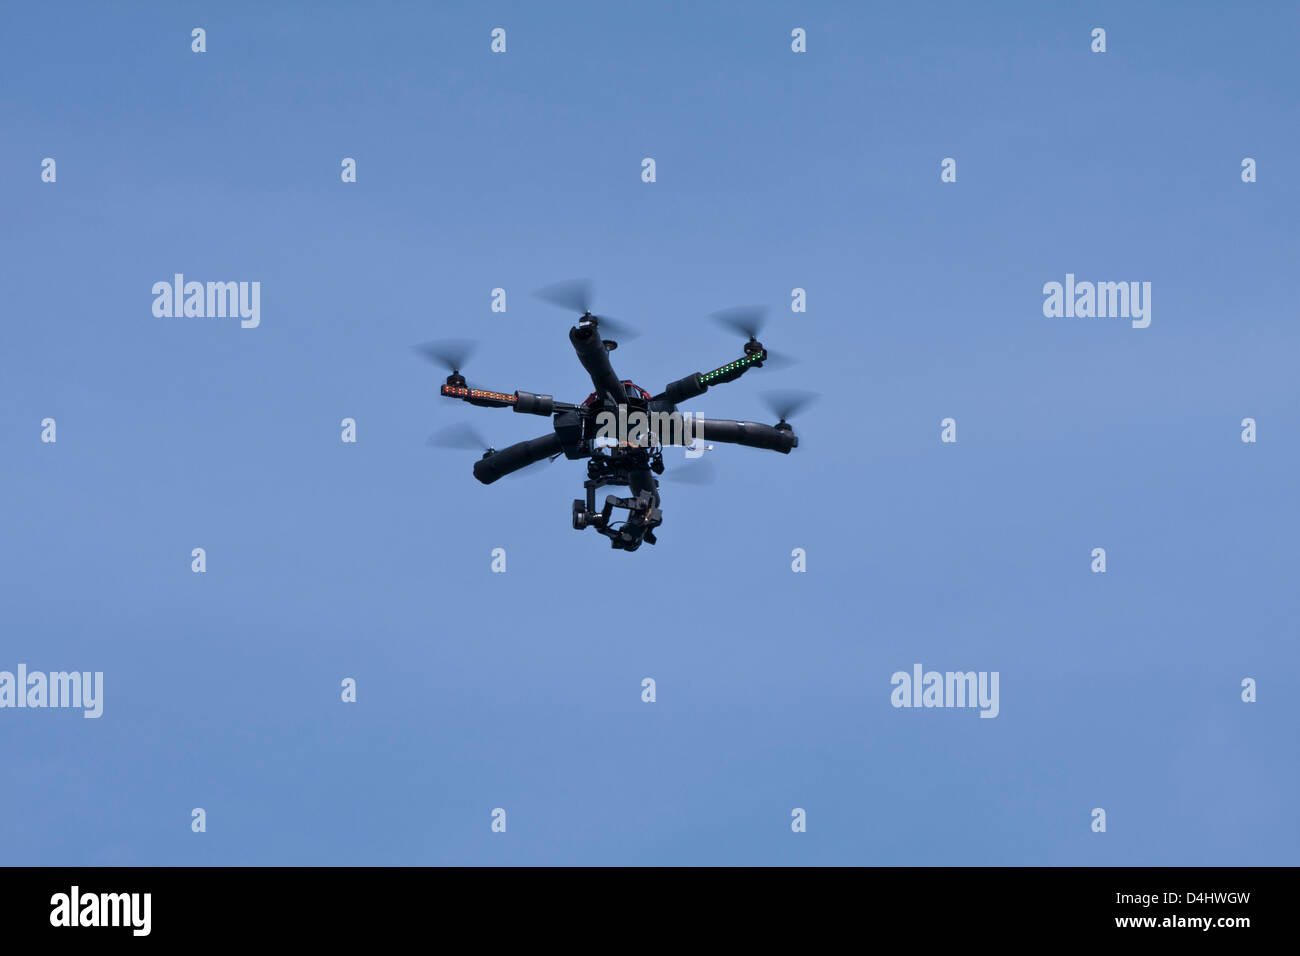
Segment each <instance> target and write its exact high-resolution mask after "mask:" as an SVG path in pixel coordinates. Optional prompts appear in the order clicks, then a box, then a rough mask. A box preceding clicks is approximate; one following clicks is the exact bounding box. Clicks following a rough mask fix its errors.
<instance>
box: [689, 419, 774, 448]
mask: <svg viewBox="0 0 1300 956" xmlns="http://www.w3.org/2000/svg"><path fill="white" fill-rule="evenodd" d="M692 423H693V424H694V426H695V427H696V428H697V429H699V431H700V437H701V438H703V439H704V441H716V442H724V443H728V444H732V445H745V446H747V447H749V448H763V449H766V450H767V451H779V452H780V453H781V454H783V455H788V454H790V449H792V448H798V447H799V438H798V437H797V436H796V435H795V433H794V429H793V428H791V427H790V426H789V425H785V426H784V427H779V426H773V425H763V424H761V423H759V422H737V421H732V420H731V419H725V418H721V419H720V418H699V417H694V418H693V419H692Z"/></svg>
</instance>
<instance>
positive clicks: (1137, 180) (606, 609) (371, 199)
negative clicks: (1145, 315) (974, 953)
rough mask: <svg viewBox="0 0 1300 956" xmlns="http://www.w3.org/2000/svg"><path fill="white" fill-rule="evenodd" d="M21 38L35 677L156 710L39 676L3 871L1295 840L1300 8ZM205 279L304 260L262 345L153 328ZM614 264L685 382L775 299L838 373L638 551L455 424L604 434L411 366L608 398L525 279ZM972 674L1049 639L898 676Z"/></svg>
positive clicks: (214, 13) (289, 275)
mask: <svg viewBox="0 0 1300 956" xmlns="http://www.w3.org/2000/svg"><path fill="white" fill-rule="evenodd" d="M5 20H6V23H5V29H4V30H3V31H0V73H2V74H3V80H4V81H3V83H0V116H2V117H3V129H4V130H5V135H4V137H3V143H2V144H0V176H2V178H3V182H4V184H5V185H4V187H3V188H4V205H5V211H6V223H7V228H6V229H4V230H3V231H2V232H0V253H3V257H4V261H5V263H6V268H5V269H4V273H3V281H4V288H5V291H6V299H7V303H8V309H7V314H8V320H7V321H6V323H5V330H6V331H5V342H4V347H3V349H0V446H2V447H3V448H4V450H5V454H4V460H3V468H2V469H0V485H2V486H3V489H4V492H5V498H6V500H7V502H8V504H9V507H7V508H5V509H2V510H0V581H3V585H0V613H2V614H3V617H2V620H3V626H2V627H0V635H2V639H0V651H3V653H0V670H13V669H14V668H15V667H16V666H17V665H18V664H19V663H25V664H27V666H28V667H29V668H30V669H32V670H47V671H49V670H65V669H75V670H88V671H103V672H104V686H105V701H104V715H103V717H102V718H100V719H98V720H84V719H82V717H81V716H80V713H79V712H75V711H59V710H44V711H41V710H0V754H2V755H3V758H4V767H5V771H6V780H7V785H6V786H5V787H4V788H3V790H0V837H2V838H0V846H3V847H4V848H5V852H4V854H3V859H4V862H6V863H17V864H169V865H190V864H313V865H314V864H358V863H370V864H482V865H494V864H554V863H559V864H902V865H912V864H957V865H966V864H997V865H1007V864H1048V865H1061V864H1083V865H1094V864H1121V865H1124V864H1173V865H1193V864H1294V863H1295V862H1296V859H1297V843H1298V842H1300V841H1298V834H1297V823H1296V818H1295V814H1294V807H1295V805H1296V802H1297V798H1300V778H1298V775H1297V757H1298V756H1300V754H1298V753H1297V733H1296V728H1297V725H1298V720H1297V718H1298V717H1300V713H1298V711H1297V703H1296V701H1297V699H1298V695H1300V686H1298V685H1300V679H1298V678H1297V674H1298V673H1300V669H1298V668H1297V665H1298V664H1300V655H1298V654H1297V652H1296V641H1295V636H1296V624H1297V616H1298V613H1300V600H1298V599H1297V595H1296V588H1295V584H1294V582H1295V578H1296V571H1297V557H1296V553H1295V544H1294V542H1295V541H1296V540H1297V532H1298V531H1300V513H1298V509H1297V504H1296V496H1295V493H1294V476H1295V473H1296V469H1297V465H1300V455H1298V454H1297V451H1296V449H1297V442H1298V441H1300V413H1298V412H1297V407H1296V402H1295V381H1296V376H1295V372H1294V364H1295V356H1296V354H1297V347H1298V346H1300V333H1298V332H1297V328H1296V322H1295V319H1296V296H1295V293H1294V289H1293V283H1294V277H1295V274H1296V270H1295V263H1296V261H1297V254H1298V253H1300V241H1298V240H1297V233H1296V228H1295V223H1296V219H1297V216H1296V213H1297V205H1298V202H1297V201H1298V199H1300V196H1298V195H1297V184H1296V180H1295V177H1294V175H1293V174H1292V172H1291V170H1290V168H1289V164H1290V162H1291V160H1292V159H1293V157H1294V156H1295V155H1297V153H1300V142H1297V132H1296V125H1295V122H1294V118H1295V116H1296V115H1297V112H1298V110H1297V107H1300V103H1297V98H1298V96H1300V83H1297V79H1298V76H1297V66H1296V58H1295V55H1294V49H1295V43H1296V38H1297V27H1298V26H1300V14H1298V13H1297V11H1296V8H1295V7H1294V6H1293V5H1289V4H1272V3H1258V4H1247V5H1234V6H1231V7H1227V6H1218V5H1211V4H1178V5H1172V4H1144V5H1140V7H1139V6H1137V5H1132V4H1118V3H1090V4H1086V5H1083V4H1038V3H1025V4H999V5H995V7H992V8H991V7H985V6H980V7H973V6H971V5H966V4H956V3H954V4H905V5H896V6H894V7H887V6H883V5H866V4H855V3H824V4H793V3H791V4H785V3H764V4H745V5H741V4H662V5H652V6H650V7H647V6H644V5H626V6H623V5H619V6H617V7H613V6H611V5H606V4H596V3H591V4H564V5H562V6H561V7H559V8H556V7H555V6H554V5H551V6H550V7H548V8H546V9H543V8H541V7H539V6H537V5H533V4H468V3H466V4H439V5H433V4H424V3H409V4H373V5H366V6H365V7H362V6H361V5H343V4H337V5H326V6H321V5H315V4H277V5H275V8H274V9H267V5H260V4H242V5H241V4H220V5H218V4H193V3H175V4H153V5H145V4H140V5H130V6H129V7H128V8H127V9H117V8H113V7H106V6H103V5H99V4H65V5H61V6H60V7H59V8H58V9H57V12H53V13H52V12H51V11H50V10H46V9H41V10H36V9H34V8H33V9H25V8H24V9H20V8H13V9H11V10H7V11H6V13H5ZM196 26H201V27H204V28H205V29H206V31H207V52H206V53H204V54H202V55H199V54H195V53H192V52H191V50H190V31H191V29H192V28H194V27H196ZM1098 26H1100V27H1103V28H1105V29H1106V31H1107V46H1108V50H1107V52H1106V53H1104V54H1094V53H1092V52H1090V49H1089V46H1090V33H1091V31H1092V29H1093V28H1094V27H1098ZM495 27H502V28H504V29H505V30H506V31H507V52H506V53H505V54H504V55H493V54H492V53H491V52H490V51H489V42H490V31H491V30H492V29H493V28H495ZM795 27H802V28H804V29H806V31H807V36H808V52H807V53H804V54H794V53H792V52H791V50H790V31H791V30H792V29H793V28H795ZM647 156H649V157H653V158H654V159H655V160H656V164H657V181H656V182H655V183H653V184H647V183H643V182H642V181H641V177H640V171H641V160H642V159H643V158H644V157H647ZM1247 156H1249V157H1253V158H1255V159H1256V161H1257V163H1258V171H1259V174H1258V175H1259V178H1258V182H1256V183H1252V184H1245V183H1243V182H1242V181H1241V179H1240V164H1241V160H1242V158H1243V157H1247ZM45 157H52V158H54V159H55V160H56V162H57V181H56V182H55V183H43V182H41V179H40V163H41V160H42V159H43V158H45ZM343 157H353V158H355V159H356V161H357V170H358V181H357V182H356V183H354V184H344V183H342V182H340V176H339V170H340V161H341V160H342V158H343ZM944 157H954V158H955V159H956V160H957V163H958V179H957V182H955V183H951V184H944V183H941V182H940V179H939V164H940V161H941V159H943V158H944ZM176 272H183V273H185V274H186V276H187V277H188V278H191V279H196V280H199V281H209V280H211V281H227V280H244V281H252V280H256V281H259V282H260V283H261V289H262V299H261V310H262V321H261V325H260V327H258V328H256V329H241V328H239V325H238V322H237V321H232V320H220V319H213V320H208V319H183V318H175V319H163V318H156V317H155V316H154V315H153V314H152V311H151V305H152V295H151V291H150V290H151V287H152V285H153V283H155V282H157V281H160V280H161V281H168V280H170V278H171V276H172V275H173V274H174V273H176ZM1067 273H1074V274H1076V275H1077V276H1078V277H1079V278H1080V279H1081V280H1083V279H1091V280H1094V281H1112V280H1114V281H1149V282H1151V283H1152V289H1153V292H1152V322H1151V325H1150V327H1149V328H1146V329H1140V330H1139V329H1133V328H1131V327H1130V326H1129V323H1128V322H1127V321H1125V320H1122V319H1054V318H1045V317H1044V315H1043V312H1042V304H1043V294H1042V287H1043V284H1044V283H1046V282H1050V281H1063V280H1064V277H1065V275H1066V274H1067ZM572 276H591V277H594V278H595V279H596V280H597V282H598V300H597V304H598V306H599V308H600V309H604V310H608V311H609V312H610V313H612V314H614V315H617V316H619V317H620V318H623V319H625V320H627V321H629V322H633V323H635V324H637V325H639V326H640V327H641V329H642V330H643V332H644V334H643V336H642V337H641V338H640V339H638V340H637V341H635V342H628V343H625V344H624V346H623V347H622V348H620V350H619V351H618V352H617V353H615V356H614V358H615V359H616V360H617V361H616V367H617V368H618V370H619V372H620V374H621V375H623V376H625V377H628V378H631V379H633V380H635V381H637V382H638V383H640V384H641V385H643V386H645V387H647V388H649V389H651V390H652V391H657V390H659V389H661V388H662V387H663V386H664V385H665V384H666V383H667V382H669V381H672V380H674V379H677V378H680V377H682V376H684V375H686V374H688V373H690V372H694V371H707V370H708V369H711V368H713V367H716V366H717V365H720V364H722V363H724V362H726V361H728V360H730V359H732V358H734V357H736V356H737V355H738V354H739V350H738V347H739V345H740V342H739V340H738V339H737V338H736V337H734V336H732V335H729V334H728V333H726V332H724V331H722V330H720V329H719V328H718V327H716V326H715V325H713V324H712V323H710V322H709V321H708V320H707V318H706V316H707V315H708V313H710V312H713V311H715V310H717V309H721V308H725V307H728V306H735V305H740V304H747V303H751V302H761V303H766V304H768V305H769V306H771V307H772V309H773V318H772V321H771V324H770V326H769V329H768V330H767V331H766V333H765V335H764V341H765V343H766V344H768V345H770V346H771V347H772V348H774V349H781V350H783V351H785V352H789V353H791V354H794V355H796V356H798V357H799V358H800V359H801V360H802V362H801V364H800V365H798V366H797V367H795V368H793V369H790V370H785V371H779V372H773V371H771V370H768V369H763V370H759V371H756V372H752V373H750V374H747V375H746V376H745V377H744V378H743V379H741V380H740V381H739V382H736V383H733V384H730V385H725V386H721V387H719V388H717V389H716V390H711V391H710V392H709V393H708V394H707V395H705V396H703V397H702V398H700V399H698V400H696V401H695V402H693V403H692V404H691V405H690V406H689V408H690V409H691V410H694V411H698V412H701V413H704V414H707V415H710V416H713V417H725V418H731V417H734V418H745V419H753V420H765V419H766V417H767V413H766V412H765V411H764V410H763V406H762V404H761V403H760V401H759V397H758V393H759V392H761V391H762V390H764V389H765V388H813V389H816V390H818V391H820V392H822V393H823V398H822V401H821V404H820V405H819V406H817V408H816V410H815V411H814V412H812V413H810V414H805V415H803V416H801V417H800V418H798V419H797V420H796V421H795V426H796V428H797V429H798V431H799V433H800V435H801V436H802V444H801V447H800V448H799V449H797V450H796V451H795V452H794V453H793V454H791V455H789V456H788V457H787V456H781V455H776V454H772V453H766V452H761V451H757V450H752V449H746V448H733V447H721V446H720V447H719V448H718V449H716V450H715V451H714V452H711V453H710V457H711V460H712V461H713V463H714V465H715V467H716V469H717V473H718V476H719V480H718V483H717V484H715V485H714V486H712V487H708V488H699V487H681V486H673V485H672V483H671V482H665V485H664V488H663V490H662V496H663V507H664V524H663V527H662V529H661V530H660V534H659V538H660V543H659V544H658V545H657V546H655V547H644V548H642V549H641V550H640V551H638V552H637V553H635V554H631V555H629V554H623V553H617V552H614V551H612V550H610V549H609V548H608V546H607V542H606V541H605V540H604V539H603V538H600V537H598V536H597V535H596V534H595V533H594V532H591V531H588V532H583V533H581V534H579V533H577V532H575V531H573V530H572V529H571V528H570V526H569V506H570V501H571V500H572V499H573V498H574V497H579V496H580V495H581V491H582V489H581V481H582V478H583V472H582V468H581V466H580V465H578V464H575V463H571V462H565V461H563V460H562V461H557V462H555V463H554V464H551V465H548V466H545V467H544V468H543V469H541V470H540V471H539V472H538V473H536V474H530V475H529V476H528V477H527V478H526V479H524V478H520V479H518V480H510V481H503V482H500V483H498V484H495V485H492V486H490V487H484V486H481V485H479V484H478V483H477V482H476V481H474V479H473V478H472V475H471V472H470V469H471V466H472V464H473V459H474V455H473V454H472V453H458V452H454V451H442V450H437V451H435V450H431V449H429V448H427V447H425V445H424V440H425V438H426V437H427V436H428V435H429V434H430V433H431V432H433V431H435V430H436V429H438V428H439V427H442V426H445V425H448V424H451V423H454V422H461V421H468V422H472V423H473V424H474V425H475V426H476V427H478V428H479V429H480V430H482V431H483V432H484V433H485V434H487V435H489V436H490V437H491V438H492V439H493V441H494V442H495V443H496V444H498V445H502V444H505V443H507V442H512V441H518V440H521V439H524V438H529V437H533V436H535V435H538V434H541V433H542V431H543V430H544V429H545V428H546V427H547V426H546V422H545V421H544V420H542V419H539V418H535V417H532V416H517V415H514V414H513V413H511V412H509V411H505V410H490V409H474V408H470V407H468V406H465V405H462V404H457V403H453V402H450V401H448V400H445V399H441V398H440V397H439V396H438V394H437V389H438V385H439V383H440V381H441V376H440V375H439V374H438V373H437V371H436V370H435V369H433V368H432V367H431V366H428V365H425V364H422V363H421V362H420V361H419V360H418V359H417V358H416V357H415V356H414V355H413V354H412V352H411V349H410V346H411V345H412V344H414V343H417V342H422V341H426V340H429V339H436V338H444V337H470V338H476V339H479V340H480V341H481V346H480V349H479V351H478V353H477V354H476V356H475V358H474V360H473V362H472V363H471V364H470V365H469V366H468V367H467V374H468V376H469V377H470V379H471V381H472V382H474V383H475V384H479V385H482V386H484V387H489V388H494V389H500V390H506V391H509V390H513V389H516V388H519V389H527V390H531V391H537V392H551V393H554V394H555V395H556V397H557V398H561V399H566V400H571V401H577V400H581V399H582V397H584V396H585V395H586V394H587V392H588V391H590V383H589V382H588V381H587V379H586V378H585V375H584V373H583V371H582V368H581V367H580V365H579V364H578V362H577V360H576V358H575V357H574V355H573V352H572V348H571V347H570V345H569V343H568V341H567V338H566V330H567V328H568V322H569V317H566V316H565V314H564V313H563V312H561V311H559V310H556V309H554V308H552V307H550V306H548V305H545V304H543V303H541V302H538V301H537V300H535V299H533V298H531V297H530V293H531V292H533V291H534V290H536V289H538V288H540V287H542V286H544V285H546V284H548V283H551V282H554V281H557V280H560V279H566V278H569V277H572ZM497 287H501V288H505V289H506V290H507V296H508V300H507V301H508V308H507V311H506V312H505V313H504V314H499V313H493V312H492V311H490V308H489V306H490V294H491V290H492V289H493V288H497ZM796 287H798V288H803V289H806V290H807V301H808V310H807V312H806V313H802V314H797V313H793V312H791V311H790V309H789V302H790V294H791V290H792V289H793V288H796ZM47 417H51V418H54V419H55V420H56V421H57V429H58V432H57V435H58V440H57V442H56V443H55V444H52V445H51V444H44V443H42V442H41V441H40V431H41V429H40V423H41V421H42V419H44V418H47ZM345 417H351V418H354V419H355V420H356V422H357V428H358V441H357V443H356V444H354V445H346V444H344V443H342V442H341V441H340V437H339V434H340V427H339V425H340V421H341V420H342V419H343V418H345ZM946 417H953V418H955V419H956V421H957V429H958V432H957V434H958V441H957V443H956V444H942V443H941V442H940V440H939V432H940V428H939V423H940V421H941V420H942V419H943V418H946ZM1245 417H1252V418H1254V419H1255V420H1256V421H1257V423H1258V441H1257V442H1256V443H1255V444H1244V443H1243V442H1242V441H1241V440H1240V433H1241V426H1240V422H1241V420H1242V419H1243V418H1245ZM195 547H203V548H205V549H206V552H207V562H208V566H207V571H206V573H204V574H201V575H200V574H193V573H191V571H190V552H191V549H192V548H195ZM498 547H500V548H505V549H506V552H507V562H508V563H507V567H508V570H507V572H506V573H505V574H493V573H491V571H490V555H491V551H492V549H494V548H498ZM797 547H798V548H804V549H806V552H807V555H808V559H807V560H808V570H807V573H804V574H795V573H792V571H791V569H790V562H791V557H790V555H791V551H792V549H794V548H797ZM1095 547H1104V548H1106V550H1107V554H1108V569H1107V572H1106V573H1105V574H1093V573H1091V571H1090V569H1089V565H1090V560H1091V558H1090V554H1091V551H1092V549H1093V548H1095ZM916 662H921V663H923V664H924V665H925V667H926V668H927V669H935V670H939V671H946V670H976V671H997V672H999V674H1000V713H999V716H998V717H997V718H996V719H993V720H981V719H979V718H978V717H977V713H976V712H975V711H973V710H963V709H928V710H927V709H921V710H910V709H894V708H893V707H891V706H890V702H889V700H890V691H891V685H890V676H891V675H892V674H893V673H894V672H895V671H898V670H905V671H907V670H910V669H911V667H912V665H913V664H914V663H916ZM344 677H352V678H355V679H356V681H357V685H358V701H357V702H356V703H355V704H344V703H342V702H341V701H340V699H339V696H340V691H339V684H340V681H341V680H342V679H343V678H344ZM644 677H652V678H654V680H655V681H656V683H657V701H656V702H655V703H653V704H647V703H643V702H642V700H641V696H640V693H641V681H642V679H643V678H644ZM1246 677H1252V678H1255V679H1256V680H1257V681H1258V687H1259V691H1258V693H1259V699H1258V702H1256V703H1253V704H1246V703H1243V702H1242V701H1241V700H1240V684H1241V681H1242V679H1243V678H1246ZM195 807H202V808H204V809H205V811H206V812H207V832H206V833H202V834H196V833H192V832H191V830H190V811H191V809H192V808H195ZM496 807H502V808H505V810H506V811H507V818H508V826H507V832H506V833H505V834H493V833H492V832H491V831H490V822H491V819H490V814H491V812H492V810H493V808H496ZM795 807H801V808H804V809H805V810H806V811H807V819H808V829H807V832H806V833H802V834H795V833H792V832H791V828H790V819H791V817H790V814H791V810H792V809H793V808H795ZM1094 807H1103V808H1105V809H1106V812H1107V815H1108V819H1107V832H1106V833H1104V834H1098V833H1093V832H1091V830H1090V827H1089V824H1090V816H1089V813H1090V811H1091V810H1092V808H1094Z"/></svg>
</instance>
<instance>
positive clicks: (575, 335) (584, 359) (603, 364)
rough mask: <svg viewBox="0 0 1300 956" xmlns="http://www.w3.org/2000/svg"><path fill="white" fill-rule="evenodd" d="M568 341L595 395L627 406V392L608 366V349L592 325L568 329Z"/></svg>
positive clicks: (581, 325)
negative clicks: (606, 397) (594, 389)
mask: <svg viewBox="0 0 1300 956" xmlns="http://www.w3.org/2000/svg"><path fill="white" fill-rule="evenodd" d="M569 341H570V342H572V343H573V350H574V351H575V352H577V353H578V361H579V362H581V363H582V367H583V368H585V369H586V370H587V374H588V375H590V376H591V384H592V385H594V386H595V388H596V393H597V394H605V395H608V396H609V397H610V398H611V399H613V400H614V402H615V403H616V404H619V405H626V404H627V392H626V391H625V390H624V389H623V383H622V381H620V380H619V377H618V376H617V375H615V374H614V367H613V366H612V365H610V364H609V349H607V348H605V343H604V342H603V341H602V340H601V338H600V333H599V332H597V331H596V325H595V324H594V323H582V324H579V325H576V326H574V327H573V328H571V329H569Z"/></svg>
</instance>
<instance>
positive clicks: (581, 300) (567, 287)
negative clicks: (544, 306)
mask: <svg viewBox="0 0 1300 956" xmlns="http://www.w3.org/2000/svg"><path fill="white" fill-rule="evenodd" d="M591 293H592V285H591V280H590V279H566V280H565V281H564V282H557V283H555V284H554V285H548V286H547V287H546V288H544V289H538V290H537V293H536V295H537V298H539V299H542V300H543V301H545V302H549V303H551V305H558V306H559V307H560V308H561V309H568V310H569V311H570V312H577V313H578V314H579V315H582V313H584V312H590V311H591Z"/></svg>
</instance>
